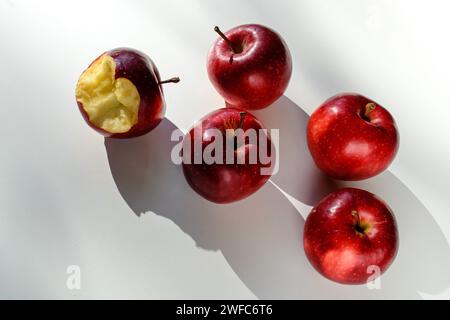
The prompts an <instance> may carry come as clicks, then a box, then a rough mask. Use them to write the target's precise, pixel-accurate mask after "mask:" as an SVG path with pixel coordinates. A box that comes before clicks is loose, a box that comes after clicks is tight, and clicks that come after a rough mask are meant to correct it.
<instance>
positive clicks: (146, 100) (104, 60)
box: [76, 48, 179, 138]
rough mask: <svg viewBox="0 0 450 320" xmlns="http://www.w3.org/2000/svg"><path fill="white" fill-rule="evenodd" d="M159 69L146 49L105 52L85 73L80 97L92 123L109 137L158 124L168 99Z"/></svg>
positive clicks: (128, 135) (79, 87)
mask: <svg viewBox="0 0 450 320" xmlns="http://www.w3.org/2000/svg"><path fill="white" fill-rule="evenodd" d="M178 81H179V79H178V78H172V79H169V80H166V81H161V79H160V77H159V72H158V69H157V68H156V66H155V64H154V63H153V61H152V60H151V59H150V58H149V57H148V56H147V55H145V54H144V53H142V52H139V51H137V50H134V49H130V48H118V49H114V50H111V51H108V52H105V53H103V54H102V55H100V56H99V57H98V58H97V59H95V60H94V61H93V62H92V63H91V64H90V65H89V67H88V68H87V69H86V70H85V71H84V72H83V73H82V74H81V76H80V78H79V80H78V83H77V87H76V99H77V104H78V107H79V109H80V111H81V114H82V115H83V117H84V119H85V120H86V122H87V123H88V125H89V126H90V127H92V128H93V129H95V130H96V131H98V132H99V133H101V134H102V135H104V136H106V137H112V138H132V137H137V136H140V135H143V134H145V133H147V132H149V131H150V130H152V129H153V128H155V127H156V126H157V125H158V124H159V123H160V122H161V120H162V119H163V117H164V113H165V103H164V96H163V90H162V86H161V85H162V84H163V83H166V82H178Z"/></svg>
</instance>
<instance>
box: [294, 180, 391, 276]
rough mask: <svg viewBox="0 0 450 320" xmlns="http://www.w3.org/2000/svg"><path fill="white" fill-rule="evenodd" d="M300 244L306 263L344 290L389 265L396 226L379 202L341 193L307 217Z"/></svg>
mask: <svg viewBox="0 0 450 320" xmlns="http://www.w3.org/2000/svg"><path fill="white" fill-rule="evenodd" d="M303 244H304V248H305V253H306V256H307V258H308V259H309V261H310V262H311V264H312V265H313V267H314V268H315V269H316V270H317V271H319V272H320V273H321V274H322V275H323V276H325V277H326V278H328V279H330V280H333V281H336V282H339V283H343V284H363V283H366V282H367V281H368V279H369V277H371V279H372V278H373V276H374V275H375V276H376V275H377V274H376V272H379V274H382V273H383V272H384V271H386V269H387V268H388V267H389V266H390V265H391V263H392V261H393V260H394V258H395V256H396V254H397V249H398V231H397V224H396V221H395V218H394V215H393V214H392V211H391V209H390V208H389V207H388V206H387V205H386V203H384V202H383V201H382V200H381V199H379V198H378V197H376V196H375V195H373V194H372V193H370V192H367V191H364V190H360V189H353V188H345V189H341V190H338V191H336V192H334V193H331V194H330V195H328V196H327V197H325V198H324V199H323V200H322V201H320V203H319V204H318V205H317V206H316V207H315V208H314V209H313V210H312V211H311V213H310V214H309V216H308V218H307V219H306V222H305V228H304V234H303ZM374 273H375V274H374Z"/></svg>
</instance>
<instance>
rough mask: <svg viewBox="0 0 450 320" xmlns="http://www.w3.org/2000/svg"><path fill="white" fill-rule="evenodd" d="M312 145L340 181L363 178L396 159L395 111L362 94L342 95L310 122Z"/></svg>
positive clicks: (319, 160) (321, 164)
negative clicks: (393, 114)
mask: <svg viewBox="0 0 450 320" xmlns="http://www.w3.org/2000/svg"><path fill="white" fill-rule="evenodd" d="M307 139H308V147H309V150H310V151H311V155H312V157H313V159H314V161H315V163H316V164H317V166H318V167H319V168H320V169H322V170H323V171H324V172H325V173H326V174H328V175H329V176H331V177H333V178H336V179H340V180H362V179H367V178H370V177H373V176H375V175H377V174H379V173H381V172H382V171H384V170H385V169H386V168H387V167H388V166H389V164H390V163H391V162H392V160H393V159H394V157H395V155H396V153H397V150H398V146H399V134H398V131H397V127H396V124H395V121H394V118H393V117H392V116H391V114H390V113H389V112H388V111H387V110H386V109H385V108H383V107H382V106H381V105H379V104H378V103H376V102H374V101H373V100H370V99H368V98H366V97H363V96H361V95H358V94H351V93H345V94H339V95H336V96H334V97H332V98H330V99H329V100H327V101H326V102H325V103H324V104H322V105H321V106H320V107H319V108H318V109H317V110H316V111H314V113H313V114H312V116H311V118H310V119H309V122H308V128H307Z"/></svg>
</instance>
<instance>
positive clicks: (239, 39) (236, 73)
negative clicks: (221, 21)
mask: <svg viewBox="0 0 450 320" xmlns="http://www.w3.org/2000/svg"><path fill="white" fill-rule="evenodd" d="M225 35H226V37H227V38H228V39H229V40H230V41H231V42H232V43H233V44H234V45H235V46H238V47H239V48H242V52H241V53H234V52H233V50H231V49H230V47H229V45H228V44H227V42H226V41H225V40H224V39H222V38H219V39H217V41H216V42H215V43H214V44H213V46H212V47H211V49H210V52H209V55H208V60H207V70H208V76H209V79H210V80H211V82H212V84H213V85H214V87H215V88H216V90H217V91H218V92H219V94H220V95H221V96H222V97H223V98H224V99H225V101H226V102H227V103H228V104H229V105H231V106H234V107H238V108H241V109H246V110H255V109H262V108H265V107H267V106H269V105H270V104H272V103H273V102H274V101H275V100H277V99H278V98H279V97H281V95H283V93H284V91H285V90H286V87H287V86H288V83H289V80H290V78H291V73H292V60H291V55H290V52H289V49H288V47H287V45H286V43H285V42H284V40H283V39H282V38H281V37H280V35H278V34H277V33H276V32H275V31H273V30H271V29H269V28H267V27H264V26H261V25H257V24H247V25H242V26H238V27H236V28H233V29H231V30H229V31H228V32H226V33H225Z"/></svg>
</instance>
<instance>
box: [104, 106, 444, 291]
mask: <svg viewBox="0 0 450 320" xmlns="http://www.w3.org/2000/svg"><path fill="white" fill-rule="evenodd" d="M276 108H281V109H282V111H283V112H279V111H278V112H275V113H280V114H282V115H283V116H282V117H280V116H279V117H278V118H276V117H275V113H274V109H276ZM290 109H293V110H290ZM255 114H257V116H259V117H260V118H261V119H262V120H263V122H264V123H265V124H266V125H267V126H268V127H269V128H270V127H272V128H276V127H277V123H280V124H283V125H281V126H278V128H281V131H282V132H283V131H284V130H286V131H287V132H291V133H292V134H298V137H297V139H296V138H295V137H292V138H285V137H286V136H285V135H284V134H283V133H282V132H280V138H281V146H280V148H281V152H280V157H281V166H280V171H279V173H278V174H279V175H280V177H277V176H278V175H277V176H274V177H273V180H274V183H276V184H277V185H278V186H279V187H280V188H281V189H286V190H287V192H288V193H289V194H290V195H292V196H293V197H294V198H296V199H298V200H299V201H301V202H304V203H306V204H308V203H313V202H314V201H316V198H320V197H321V196H322V195H324V194H326V193H327V192H328V191H329V190H330V191H331V190H333V189H334V188H337V187H338V186H339V185H340V183H337V182H333V181H330V180H328V179H327V178H325V177H323V176H322V175H321V173H320V172H317V171H315V170H317V169H315V167H311V166H313V163H312V162H311V161H312V160H308V156H307V155H305V154H304V153H303V152H306V153H307V150H306V149H304V148H305V142H303V141H305V131H304V130H302V129H301V128H305V126H306V122H307V119H308V115H307V114H306V113H305V112H304V111H303V110H302V109H301V108H300V107H298V106H297V105H295V104H294V103H293V102H291V101H290V100H289V99H287V98H285V97H283V98H281V100H279V101H278V102H276V103H275V105H272V106H271V107H270V108H268V109H266V110H263V111H259V112H257V113H255ZM271 115H273V118H272V119H270V117H271ZM284 117H286V119H284ZM276 119H278V120H276ZM276 121H279V122H276ZM176 129H177V127H176V126H175V125H174V124H173V123H172V122H170V121H169V120H167V119H165V120H163V122H162V123H161V124H160V125H159V126H158V127H157V128H156V129H155V130H153V131H152V132H150V133H149V134H147V135H145V136H142V137H139V138H135V139H130V140H115V139H108V138H107V139H105V147H106V152H107V156H108V161H109V165H110V169H111V173H112V176H113V178H114V181H115V183H116V185H117V188H118V190H119V192H120V194H121V196H122V197H123V199H124V200H125V201H126V202H127V204H128V206H129V207H130V208H131V209H132V211H133V212H134V213H135V214H136V215H137V216H140V215H141V214H144V213H149V214H151V213H154V214H157V215H160V216H163V217H165V218H167V219H170V220H171V221H173V222H174V223H175V224H176V225H177V226H179V228H180V229H181V230H182V231H183V232H185V233H186V234H188V235H189V236H190V237H191V238H192V239H193V240H194V241H195V243H196V245H197V246H198V247H199V248H202V249H205V250H214V251H217V250H220V251H221V253H222V254H223V256H224V257H225V259H226V260H227V262H228V263H229V265H230V266H231V268H232V269H233V270H234V272H235V273H236V274H237V276H238V277H239V278H240V279H241V280H242V281H243V283H244V284H245V285H246V286H247V287H248V288H249V289H250V290H251V291H252V292H253V293H254V294H255V295H256V296H257V297H258V298H262V299H313V298H318V299H331V298H337V299H343V298H352V299H381V298H384V299H386V298H388V299H389V298H403V299H408V298H409V299H417V298H420V295H419V294H418V292H419V291H422V292H427V293H439V292H441V291H443V290H445V289H446V288H447V287H448V284H449V282H450V273H449V272H448V270H449V269H450V268H449V267H450V250H449V246H448V243H447V241H446V239H445V237H444V235H443V234H442V232H441V230H440V229H439V227H438V226H437V224H436V223H435V221H434V220H433V218H432V217H431V215H430V214H429V212H428V211H427V210H426V209H425V207H424V206H423V205H422V204H421V203H420V201H419V200H418V199H417V198H416V197H415V196H414V195H413V194H412V192H411V191H410V190H409V189H408V188H407V187H406V186H404V185H403V184H402V183H401V182H400V181H399V180H398V179H397V178H396V177H395V176H394V175H392V174H391V173H385V174H383V175H381V176H380V177H378V178H375V179H372V180H369V181H366V182H361V183H359V184H353V186H356V187H361V188H364V189H367V190H369V191H372V192H374V193H377V194H379V195H380V196H381V197H382V198H384V199H385V200H386V201H387V202H388V203H389V204H390V205H391V207H392V208H393V210H394V212H395V214H396V217H397V220H398V224H399V228H400V241H401V242H400V250H399V255H398V257H397V259H396V260H395V262H394V264H393V265H392V266H391V268H390V269H389V270H388V271H387V272H386V273H385V275H383V277H382V278H381V289H380V290H369V289H368V288H367V287H366V286H343V285H339V284H336V283H333V282H331V281H328V280H326V279H325V278H323V277H322V276H320V275H319V274H318V273H317V272H316V271H315V270H313V268H312V267H311V266H310V264H309V262H308V261H307V259H306V257H305V254H304V251H303V246H302V235H303V225H304V219H303V217H302V216H306V215H307V214H308V212H302V214H300V213H299V212H298V211H297V209H296V208H295V207H294V205H293V204H292V203H291V202H290V201H289V200H288V199H287V198H286V197H285V196H284V195H283V194H282V192H280V190H278V188H277V187H276V186H275V185H274V184H272V183H270V182H269V183H267V184H266V185H265V186H264V187H263V188H262V189H261V190H259V191H258V192H257V193H255V194H254V195H252V196H251V197H249V198H247V199H244V200H242V201H240V202H237V203H233V204H229V205H217V204H214V203H211V202H209V201H207V200H204V199H203V198H201V197H200V196H198V195H197V194H196V193H195V192H194V191H193V190H192V189H191V188H190V187H189V186H188V184H187V183H186V180H185V178H184V176H183V172H182V168H181V166H179V165H176V164H174V163H173V162H172V160H171V151H172V148H173V146H174V145H175V144H176V142H172V141H171V139H170V137H171V134H172V132H173V131H174V130H176ZM284 145H285V146H284ZM299 146H300V147H299ZM297 149H300V150H303V152H302V151H298V150H297ZM305 150H306V151H305ZM283 157H288V158H287V159H286V160H283ZM308 161H309V162H308ZM297 162H302V163H297ZM305 163H307V164H305ZM285 166H292V167H291V170H292V171H291V172H296V173H298V176H299V177H302V179H301V183H295V181H291V180H295V175H292V174H291V176H292V177H291V179H288V173H287V172H286V173H285V172H284V171H283V170H287V168H284V167H285ZM310 170H311V171H312V172H313V173H310V172H309V171H310ZM283 175H284V177H283ZM308 185H313V186H314V187H313V188H314V189H313V190H316V191H314V192H317V193H318V194H319V195H315V194H314V192H311V191H309V190H306V189H307V187H308Z"/></svg>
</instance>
